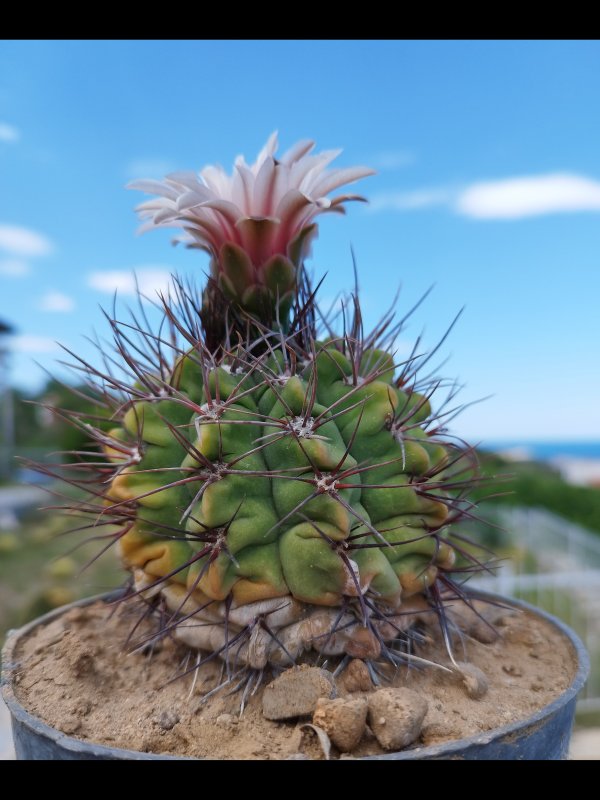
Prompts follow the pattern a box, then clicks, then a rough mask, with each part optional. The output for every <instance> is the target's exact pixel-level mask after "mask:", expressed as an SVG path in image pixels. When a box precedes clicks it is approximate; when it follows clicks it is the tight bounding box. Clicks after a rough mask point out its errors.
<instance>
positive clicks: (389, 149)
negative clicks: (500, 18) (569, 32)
mask: <svg viewBox="0 0 600 800" xmlns="http://www.w3.org/2000/svg"><path fill="white" fill-rule="evenodd" d="M599 74H600V44H599V43H597V42H321V41H320V42H0V181H1V186H2V191H1V192H0V286H1V287H2V291H1V293H0V319H4V320H6V321H10V322H11V323H13V324H14V325H15V326H16V327H17V328H18V335H17V336H16V337H15V338H14V339H13V342H12V344H13V348H14V351H15V352H14V356H13V359H12V377H13V380H14V382H15V383H17V384H19V385H21V386H25V387H35V386H36V385H39V384H40V382H41V381H42V379H43V372H42V371H41V370H40V369H39V368H38V367H36V366H35V364H34V363H33V359H36V360H37V361H39V362H40V363H41V364H43V365H44V366H46V367H47V368H49V369H55V370H56V369H57V368H56V367H54V366H53V365H54V363H55V359H56V358H57V357H59V356H60V353H59V352H57V351H56V350H55V347H56V346H55V344H54V341H55V340H58V341H60V342H63V343H64V344H65V345H67V346H68V347H70V348H72V349H75V350H77V352H79V353H81V355H83V356H85V357H90V356H91V348H90V346H89V345H88V343H87V342H86V340H85V338H84V335H90V334H91V333H92V330H93V329H96V330H97V331H98V332H99V333H105V332H106V326H105V324H104V322H103V318H102V315H101V312H100V310H99V305H100V304H104V305H106V306H109V305H110V303H111V292H112V289H113V288H114V287H115V286H119V287H120V289H121V291H120V295H121V296H122V298H123V300H126V299H127V291H128V288H129V285H130V284H131V278H130V274H131V270H132V269H136V270H138V271H139V272H140V276H142V282H145V285H146V286H147V288H148V289H150V290H151V289H152V287H153V286H154V285H160V283H161V282H162V281H163V280H164V277H165V276H166V275H168V273H169V272H170V271H173V270H177V271H179V272H182V273H185V274H188V275H197V276H198V277H200V276H201V275H202V274H203V271H204V269H205V268H206V265H207V262H206V259H205V257H204V256H203V255H200V254H198V253H197V252H195V251H188V250H184V249H179V248H177V249H174V248H172V247H171V245H170V243H169V238H170V237H169V235H168V234H167V233H166V232H164V231H157V232H151V233H148V234H145V235H144V236H142V237H137V236H136V235H135V230H136V228H137V220H136V217H135V215H134V213H133V206H134V205H135V204H136V203H137V202H139V201H140V200H141V199H143V197H142V195H140V194H139V193H134V192H127V191H125V190H124V185H125V184H126V183H127V182H128V181H129V180H131V179H132V178H136V177H162V175H164V174H165V173H166V172H169V171H172V170H174V169H200V168H201V167H203V166H204V165H205V164H208V163H215V162H218V163H221V164H222V165H223V166H224V167H226V168H227V169H230V168H231V165H232V163H233V159H234V158H235V156H236V155H237V154H238V153H244V154H245V155H246V157H247V159H249V160H250V159H252V160H253V159H254V157H255V155H256V153H257V152H258V150H259V149H260V148H261V146H262V145H263V143H264V141H265V140H266V138H267V136H268V135H269V134H270V133H271V131H272V130H274V129H277V130H279V134H280V142H281V147H282V150H285V149H287V147H289V146H290V145H291V144H293V143H294V142H295V141H296V140H298V139H301V138H306V137H308V138H313V139H315V140H316V142H317V147H318V149H329V148H334V147H343V148H344V152H343V154H342V155H341V156H340V158H339V159H338V162H339V164H340V165H341V166H344V165H346V166H352V165H355V164H365V165H368V166H373V167H375V168H376V169H377V170H378V173H377V175H375V176H373V177H370V178H367V179H365V180H364V181H363V182H362V183H361V186H360V188H361V191H362V192H363V193H365V194H366V195H367V196H368V197H369V199H370V201H371V203H370V206H369V207H362V206H358V205H357V204H355V205H351V206H350V207H349V209H348V216H347V217H346V218H337V216H336V217H335V218H331V219H330V218H326V219H324V220H323V222H322V223H321V227H320V238H319V240H318V241H317V243H316V244H315V247H314V256H313V259H312V261H311V262H310V266H311V267H312V268H313V269H314V270H315V271H316V272H317V273H318V274H322V273H323V272H325V271H326V272H327V273H328V277H327V280H326V284H325V289H324V294H325V295H327V296H328V297H333V296H334V295H335V294H336V292H337V291H338V290H340V289H341V288H343V287H349V286H350V284H351V281H352V271H351V255H350V245H352V246H353V247H354V250H355V252H356V256H357V261H358V266H359V272H360V280H361V288H362V291H363V296H364V306H365V312H366V317H367V321H369V322H374V321H375V320H376V317H377V314H378V313H379V312H380V311H382V310H383V308H384V307H386V306H387V304H388V303H389V302H390V300H391V297H392V295H393V292H394V291H395V289H396V287H397V285H398V284H399V283H400V282H401V283H402V285H403V291H402V294H401V298H400V301H399V306H398V307H399V311H400V312H401V311H402V310H403V309H406V308H408V306H409V305H412V304H413V303H414V302H415V301H416V300H417V299H418V297H419V296H420V295H421V294H422V293H423V292H424V291H425V290H426V289H427V288H428V287H429V286H430V285H431V284H432V283H435V284H436V286H435V290H434V292H433V294H432V295H431V296H430V297H429V298H428V300H427V302H426V303H425V304H424V305H423V306H422V307H421V308H420V309H419V311H418V313H417V314H416V315H415V317H414V322H413V324H412V325H411V327H410V329H409V331H408V332H407V334H406V335H405V337H404V340H403V342H401V348H402V347H404V348H408V346H409V344H410V339H411V335H412V336H416V335H418V333H420V332H421V330H422V329H423V328H425V342H426V344H427V345H429V346H432V345H434V344H435V343H436V341H437V338H438V337H439V336H440V335H441V334H442V333H443V332H444V330H445V328H446V327H447V325H448V324H449V323H450V322H451V320H452V318H453V317H454V315H455V314H456V312H457V311H458V310H459V308H461V307H462V306H463V305H465V306H466V309H465V312H464V314H463V316H462V318H461V319H460V321H459V323H458V325H457V327H456V328H455V330H454V331H453V333H452V335H451V337H450V339H449V342H448V344H447V346H446V347H445V348H444V355H447V356H449V361H448V363H447V364H446V366H445V369H444V372H445V374H447V375H448V376H450V377H458V378H459V379H460V380H461V381H462V382H464V383H465V384H466V388H465V389H464V391H463V392H462V394H461V398H462V400H463V402H469V401H472V400H476V399H477V398H480V397H483V396H486V395H490V394H491V395H493V397H492V398H491V399H489V400H487V401H485V402H484V403H481V404H478V405H474V406H472V407H471V408H468V409H467V410H466V411H465V412H464V413H463V415H462V416H461V417H460V418H458V419H457V420H456V421H455V423H454V425H453V428H454V430H455V431H456V432H457V433H458V434H460V435H463V436H465V437H468V438H469V439H477V440H480V439H483V440H484V441H485V440H490V439H493V440H496V439H518V438H527V439H533V438H552V439H560V438H581V439H586V438H599V439H600V411H599V408H600V402H599V400H600V369H599V356H598V352H599V346H600V312H599V306H600V268H599V267H600V263H599V262H600V224H599V223H600V216H599V212H600V146H599V144H598V143H599V141H600V82H599V81H598V75H599ZM57 371H59V372H60V370H57Z"/></svg>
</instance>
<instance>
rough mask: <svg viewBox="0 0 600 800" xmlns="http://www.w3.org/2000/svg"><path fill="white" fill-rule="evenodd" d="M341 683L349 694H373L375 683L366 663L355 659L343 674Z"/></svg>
mask: <svg viewBox="0 0 600 800" xmlns="http://www.w3.org/2000/svg"><path fill="white" fill-rule="evenodd" d="M341 683H342V685H343V687H344V689H345V690H346V691H347V692H372V691H373V688H374V687H373V681H372V680H371V676H370V675H369V670H368V669H367V665H366V664H365V662H364V661H361V660H360V658H353V659H352V661H351V662H350V663H349V664H348V666H347V667H346V669H345V670H344V671H343V672H342V677H341Z"/></svg>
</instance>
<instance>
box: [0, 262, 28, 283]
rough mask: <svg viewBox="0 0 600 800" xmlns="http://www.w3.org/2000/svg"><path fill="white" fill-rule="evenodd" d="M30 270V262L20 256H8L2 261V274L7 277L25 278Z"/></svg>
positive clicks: (0, 268) (0, 267)
mask: <svg viewBox="0 0 600 800" xmlns="http://www.w3.org/2000/svg"><path fill="white" fill-rule="evenodd" d="M30 272H31V267H30V266H29V264H28V263H27V262H26V261H22V260H21V259H20V258H6V259H4V260H2V261H0V275H5V276H6V277H7V278H24V277H25V275H29V273H30Z"/></svg>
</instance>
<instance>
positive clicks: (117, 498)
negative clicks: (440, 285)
mask: <svg viewBox="0 0 600 800" xmlns="http://www.w3.org/2000/svg"><path fill="white" fill-rule="evenodd" d="M198 344H199V347H198V348H197V349H196V350H191V351H190V352H188V353H187V354H185V355H183V356H181V357H180V358H179V359H178V361H177V364H176V366H175V369H174V370H173V373H172V375H171V378H170V382H171V385H170V386H169V385H168V384H167V385H165V386H162V387H161V393H160V394H159V395H158V396H150V397H148V396H147V397H146V398H145V399H143V400H138V401H134V400H132V402H131V404H130V407H129V408H128V410H127V411H126V412H125V413H124V414H123V419H122V425H121V427H119V428H115V429H113V430H112V431H111V433H110V438H112V439H114V441H115V443H117V442H118V446H120V447H121V448H122V449H121V451H118V450H116V449H115V447H114V446H111V445H110V444H106V445H105V449H106V452H107V454H108V455H109V457H110V458H111V460H112V461H113V463H114V465H115V469H116V475H115V477H114V478H113V479H112V482H111V486H110V489H109V490H108V492H107V500H106V502H107V504H108V505H109V508H110V509H113V510H114V509H115V507H117V508H118V507H119V506H120V505H125V506H130V507H135V509H136V514H135V520H134V522H133V524H132V526H131V528H130V529H129V530H128V531H127V532H126V533H125V534H124V535H123V536H122V537H121V539H120V549H121V554H122V557H123V559H124V561H125V563H126V564H127V565H128V566H129V567H130V568H131V569H132V570H133V571H134V574H135V576H136V582H137V585H138V587H139V588H140V589H141V588H146V587H153V586H155V587H156V588H157V589H158V590H160V592H162V594H163V597H164V598H165V599H166V600H167V602H168V605H169V606H170V608H171V611H173V612H178V613H182V614H186V615H189V614H190V613H191V614H192V615H193V619H194V623H197V621H198V619H204V620H205V621H206V622H210V621H211V620H213V621H214V617H215V611H216V609H218V608H219V607H220V604H224V605H222V607H221V610H220V611H218V610H217V611H216V613H217V617H218V616H219V614H221V615H222V614H223V610H222V609H223V608H224V607H225V605H228V604H229V605H230V606H231V607H232V608H233V609H242V608H243V607H244V606H246V605H253V604H254V605H253V608H257V609H262V608H263V607H264V602H265V601H271V600H274V599H277V600H278V601H280V602H278V603H276V604H272V603H271V604H270V606H269V608H271V610H272V609H277V608H280V607H286V604H285V602H283V601H289V608H290V614H291V616H292V621H291V622H290V620H289V619H288V618H287V616H286V618H285V624H286V625H290V624H292V622H294V623H297V622H299V620H300V619H302V618H308V617H310V611H311V607H314V606H317V607H319V609H320V611H319V613H320V619H321V622H322V621H323V620H325V619H327V620H329V623H330V628H331V623H332V622H333V619H334V618H335V614H333V616H332V614H331V613H329V614H325V615H323V613H322V611H323V608H322V607H324V608H327V607H334V608H341V607H343V606H344V605H345V604H347V603H348V602H349V600H351V599H352V598H359V597H360V598H363V597H366V598H370V599H371V600H372V601H374V602H375V603H376V604H380V605H384V606H385V607H386V609H388V611H389V613H391V612H393V611H395V610H398V609H401V608H402V604H403V603H404V602H405V601H406V599H407V598H409V597H411V596H412V595H414V594H416V593H418V592H422V591H423V590H425V589H427V588H428V587H429V586H431V584H432V583H433V582H434V581H435V579H436V577H437V574H438V571H439V570H440V569H441V570H444V569H449V568H451V567H452V565H453V563H454V550H453V548H452V547H451V546H450V545H449V544H448V542H447V541H446V539H445V537H444V523H445V522H446V519H447V517H448V502H449V497H448V495H447V492H445V490H444V467H445V465H446V463H447V461H448V460H449V459H448V454H447V451H446V448H445V447H444V446H443V445H441V444H440V443H437V442H436V441H435V440H433V439H432V438H431V437H429V436H428V435H427V433H426V432H425V431H424V430H423V428H422V427H421V424H420V423H422V422H423V421H424V420H426V419H427V417H428V416H429V413H430V408H429V403H428V401H427V400H426V398H425V397H424V396H422V395H420V394H418V393H416V392H406V391H404V390H402V389H401V388H399V387H398V386H397V385H396V384H395V381H394V377H395V368H394V363H393V360H392V358H391V357H390V356H389V355H387V354H385V353H381V352H378V351H377V350H373V349H371V350H365V351H364V352H363V353H362V355H361V359H360V361H359V362H358V363H357V362H356V358H355V357H354V356H353V354H351V353H348V352H345V351H347V350H348V349H349V345H350V344H351V343H350V341H349V340H343V339H342V340H337V341H335V340H334V341H332V342H325V343H320V342H313V343H312V345H313V346H312V347H311V348H310V352H312V356H311V357H309V358H303V359H296V360H295V368H294V369H290V364H289V363H287V364H286V363H285V361H284V357H285V352H284V351H281V350H279V351H276V352H274V354H273V355H270V354H269V355H268V357H265V358H261V357H258V358H256V357H254V356H253V355H252V354H251V353H248V352H244V351H241V352H237V353H236V354H235V355H232V356H227V357H225V356H224V357H223V358H222V359H221V361H220V362H219V361H218V360H215V359H213V358H210V357H208V356H207V354H206V353H204V352H203V350H202V347H201V343H198ZM354 344H355V345H356V344H357V343H354ZM267 353H268V351H267ZM353 359H354V360H353ZM288 361H289V359H288ZM169 393H170V397H168V398H165V397H164V395H165V394H169ZM178 524H179V525H181V526H182V533H181V534H180V535H174V534H173V533H172V532H171V529H172V528H173V526H174V525H178ZM261 603H263V606H261V605H260V604H261ZM179 606H181V608H180V607H179ZM292 611H293V613H292ZM231 613H233V612H232V611H230V614H231ZM259 613H261V614H264V613H265V612H264V610H261V611H260V612H259ZM336 613H337V612H336ZM284 616H285V615H284ZM288 616H289V615H288ZM232 623H233V620H232ZM269 623H270V625H271V626H272V625H273V624H274V622H273V619H271V620H269ZM233 624H234V623H233ZM315 624H316V623H315V621H314V620H313V622H312V623H310V624H309V625H308V626H305V629H306V630H309V629H310V628H311V626H312V627H314V625H315ZM214 625H215V631H216V630H219V631H221V634H222V633H223V629H222V620H220V619H217V621H216V622H214ZM190 627H191V626H190V625H188V626H187V631H186V633H185V634H184V636H187V638H188V639H193V636H192V635H191V633H190ZM317 627H318V626H317ZM358 627H361V626H358ZM362 627H364V625H363V626H362ZM182 630H185V627H182ZM300 630H301V629H300V628H298V631H299V632H300ZM306 630H305V633H306ZM196 633H197V631H196ZM221 634H219V633H214V632H211V635H212V636H213V637H214V636H215V635H216V636H217V639H219V638H222V637H221ZM322 634H323V631H321V632H320V635H322ZM298 635H300V633H299V634H298ZM206 636H207V631H206V630H202V635H201V637H200V638H201V639H202V640H203V641H204V640H205V639H206ZM305 638H306V636H305ZM314 638H315V636H313V635H311V636H309V638H308V640H307V641H306V642H305V645H307V646H308V647H310V643H311V641H312V639H314ZM317 638H318V637H317ZM337 638H338V639H339V638H340V636H338V637H337ZM341 638H344V637H341ZM345 638H346V639H347V640H348V641H349V642H352V637H348V636H346V637H345ZM273 642H274V640H273ZM317 644H318V643H317ZM329 644H331V643H329ZM346 644H347V642H346ZM349 646H350V649H352V647H353V645H352V643H351V644H350V645H349ZM282 647H283V644H282ZM290 648H292V645H291V644H289V643H288V646H287V647H285V648H284V649H288V650H289V649H290ZM272 649H273V650H274V651H275V650H277V649H278V648H277V647H276V646H274V647H272Z"/></svg>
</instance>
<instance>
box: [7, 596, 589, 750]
mask: <svg viewBox="0 0 600 800" xmlns="http://www.w3.org/2000/svg"><path fill="white" fill-rule="evenodd" d="M481 596H482V597H483V595H481ZM113 597H114V594H111V595H102V596H101V597H100V598H99V597H93V598H88V599H85V600H80V601H78V602H76V603H71V604H70V605H68V606H63V607H62V608H58V609H56V610H54V611H51V612H50V613H49V614H45V615H44V616H43V617H39V618H38V619H36V620H34V621H33V622H30V623H29V624H28V625H25V626H24V627H22V628H19V629H18V630H14V631H10V632H9V634H8V637H7V640H6V643H5V645H4V649H3V651H2V696H3V698H4V701H5V702H6V705H7V706H8V708H9V710H10V713H11V719H12V729H13V738H14V744H15V752H16V756H17V759H21V760H42V759H45V760H49V759H50V760H56V761H79V760H92V761H106V760H120V761H147V760H157V759H158V760H173V759H175V760H179V759H180V758H183V759H184V760H186V761H189V760H195V759H189V758H186V757H183V756H181V757H178V756H170V755H157V754H155V753H141V752H138V751H133V750H123V749H121V748H118V747H107V746H105V745H100V744H94V743H92V742H88V741H82V740H80V739H75V738H74V737H72V736H67V735H66V734H65V733H62V732H61V731H59V730H57V729H55V728H52V727H50V726H49V725H47V724H46V723H45V722H42V720H40V719H39V718H37V717H35V716H33V715H32V714H30V713H29V712H28V711H26V710H25V708H24V707H23V706H22V705H21V703H20V702H19V701H18V700H17V699H16V696H15V692H14V677H15V675H16V673H17V671H18V669H19V664H18V663H17V662H16V660H15V655H14V654H15V652H16V649H17V646H18V644H19V641H20V640H21V639H22V638H23V637H24V636H27V635H28V634H29V633H31V631H32V630H33V629H34V628H36V627H37V626H38V625H41V624H44V623H46V622H50V621H51V620H53V619H55V618H56V617H58V616H60V615H61V614H63V613H64V612H65V611H67V610H68V609H70V608H75V607H78V606H85V605H88V604H90V603H92V602H95V601H97V600H98V599H105V600H107V599H109V598H113ZM485 597H486V598H489V599H494V600H496V601H501V602H502V603H504V604H506V605H510V606H513V607H515V608H522V609H526V610H528V611H530V612H533V613H535V614H536V615H537V616H539V617H540V618H542V619H544V620H546V621H547V622H550V623H551V624H552V625H554V627H556V628H557V629H558V630H559V631H561V632H562V633H563V635H564V636H565V637H566V638H567V639H568V640H569V641H570V643H571V645H572V647H573V651H574V655H575V656H576V658H577V671H576V674H575V676H574V678H573V681H572V683H571V685H570V686H569V687H568V688H567V689H566V690H565V691H564V692H563V693H562V694H561V695H560V697H558V698H557V699H556V700H554V701H553V702H552V703H550V704H549V705H547V706H545V707H544V708H542V709H540V710H539V711H537V712H536V713H535V714H533V715H532V716H530V717H527V718H526V719H523V720H520V721H519V722H514V723H511V724H510V725H505V726H503V727H501V728H496V729H495V730H491V731H487V732H486V733H483V734H478V735H477V736H471V737H469V738H467V739H459V740H455V741H451V742H446V743H444V744H440V745H432V746H429V747H416V748H412V749H410V750H403V751H400V752H397V753H387V754H385V755H380V756H371V757H369V759H367V760H386V761H390V760H392V761H406V760H411V761H412V760H440V759H447V758H451V759H453V760H454V759H465V760H506V761H516V760H524V759H528V760H545V761H546V760H550V761H554V760H560V759H564V758H566V757H567V752H568V749H569V741H570V738H571V729H572V727H573V719H574V716H575V702H576V696H577V693H578V692H579V690H580V689H581V688H582V687H583V685H584V683H585V681H586V679H587V676H588V674H589V669H590V663H589V658H588V654H587V652H586V650H585V648H584V646H583V644H582V642H581V640H580V639H579V637H578V636H577V635H576V634H575V633H574V632H573V631H572V630H571V629H570V628H569V627H568V626H567V625H565V624H564V623H563V622H561V621H560V620H558V619H556V617H553V616H551V615H550V614H547V613H546V612H544V611H541V610H540V609H537V608H534V607H533V606H531V605H529V604H528V603H523V602H518V601H515V600H508V599H506V598H502V597H498V596H496V595H490V594H486V595H485Z"/></svg>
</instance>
